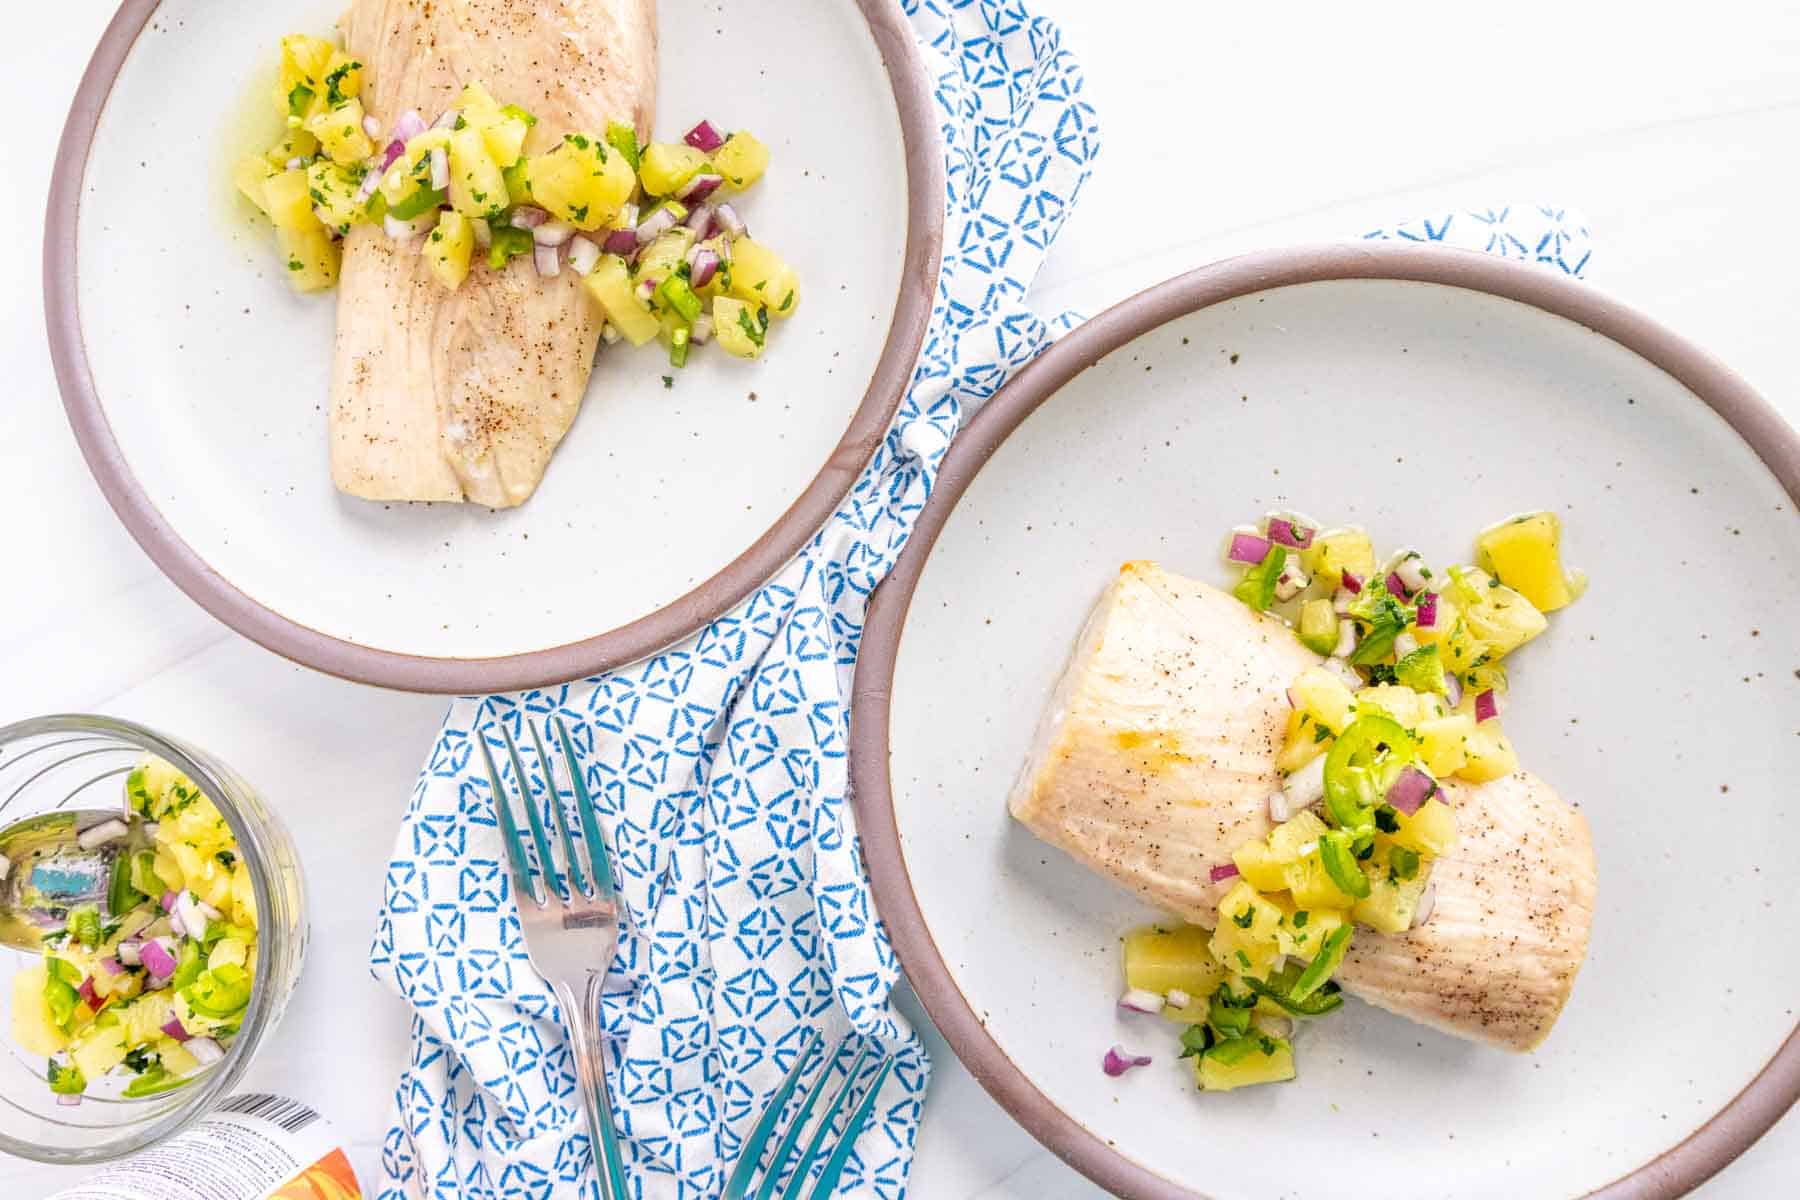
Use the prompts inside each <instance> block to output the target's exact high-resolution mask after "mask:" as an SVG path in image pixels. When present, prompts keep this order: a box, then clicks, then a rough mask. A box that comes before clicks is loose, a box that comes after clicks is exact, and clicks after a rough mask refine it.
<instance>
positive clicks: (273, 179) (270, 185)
mask: <svg viewBox="0 0 1800 1200" xmlns="http://www.w3.org/2000/svg"><path fill="white" fill-rule="evenodd" d="M263 211H264V212H266V213H268V214H269V220H271V221H273V222H275V228H277V229H288V230H301V229H318V228H319V219H318V218H317V217H315V216H313V202H312V193H311V189H310V187H309V185H308V183H307V179H306V172H305V171H281V172H279V173H277V174H274V175H271V176H269V178H268V179H266V180H264V181H263Z"/></svg>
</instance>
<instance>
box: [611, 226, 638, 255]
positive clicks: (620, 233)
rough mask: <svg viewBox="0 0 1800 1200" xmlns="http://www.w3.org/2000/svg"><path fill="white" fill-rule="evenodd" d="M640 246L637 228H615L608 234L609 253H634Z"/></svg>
mask: <svg viewBox="0 0 1800 1200" xmlns="http://www.w3.org/2000/svg"><path fill="white" fill-rule="evenodd" d="M637 248H638V236H637V230H635V229H615V230H613V231H612V232H611V233H608V234H607V235H606V246H605V249H606V252H607V253H608V254H634V253H636V252H637Z"/></svg>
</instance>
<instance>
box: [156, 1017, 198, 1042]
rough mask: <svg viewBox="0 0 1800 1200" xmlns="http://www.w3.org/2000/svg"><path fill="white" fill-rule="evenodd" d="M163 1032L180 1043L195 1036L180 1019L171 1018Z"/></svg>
mask: <svg viewBox="0 0 1800 1200" xmlns="http://www.w3.org/2000/svg"><path fill="white" fill-rule="evenodd" d="M162 1031H163V1032H164V1033H166V1034H168V1035H169V1036H170V1037H172V1038H174V1039H175V1040H176V1041H178V1042H185V1041H187V1040H188V1039H189V1038H191V1037H193V1036H194V1035H193V1034H191V1033H189V1032H188V1031H187V1029H186V1027H185V1026H183V1025H182V1023H181V1018H180V1017H170V1018H169V1019H168V1020H166V1021H164V1022H163V1025H162Z"/></svg>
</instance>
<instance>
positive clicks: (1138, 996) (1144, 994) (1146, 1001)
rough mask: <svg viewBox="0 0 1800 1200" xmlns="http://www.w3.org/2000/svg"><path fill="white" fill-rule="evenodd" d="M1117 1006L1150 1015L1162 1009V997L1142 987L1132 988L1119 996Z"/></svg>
mask: <svg viewBox="0 0 1800 1200" xmlns="http://www.w3.org/2000/svg"><path fill="white" fill-rule="evenodd" d="M1119 1007H1120V1008H1123V1009H1125V1010H1127V1011H1128V1012H1136V1013H1148V1014H1150V1015H1151V1016H1154V1015H1156V1014H1157V1013H1159V1012H1161V1011H1162V1010H1163V998H1162V997H1161V996H1159V995H1157V994H1156V993H1155V992H1151V991H1146V990H1145V989H1143V988H1132V989H1131V990H1129V991H1127V992H1126V993H1125V994H1124V995H1123V996H1120V997H1119Z"/></svg>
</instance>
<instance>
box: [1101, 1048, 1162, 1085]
mask: <svg viewBox="0 0 1800 1200" xmlns="http://www.w3.org/2000/svg"><path fill="white" fill-rule="evenodd" d="M1152 1061H1154V1060H1152V1059H1151V1057H1150V1056H1149V1055H1148V1054H1127V1053H1125V1048H1124V1047H1123V1046H1114V1047H1113V1048H1112V1049H1110V1050H1108V1051H1107V1052H1106V1058H1105V1059H1103V1060H1102V1061H1101V1063H1100V1069H1101V1070H1102V1071H1105V1072H1106V1073H1107V1074H1108V1075H1111V1076H1112V1077H1113V1078H1114V1079H1117V1078H1118V1077H1119V1076H1121V1075H1123V1074H1124V1073H1125V1072H1127V1071H1129V1070H1131V1069H1132V1068H1133V1067H1147V1066H1149V1065H1150V1064H1151V1062H1152Z"/></svg>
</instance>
